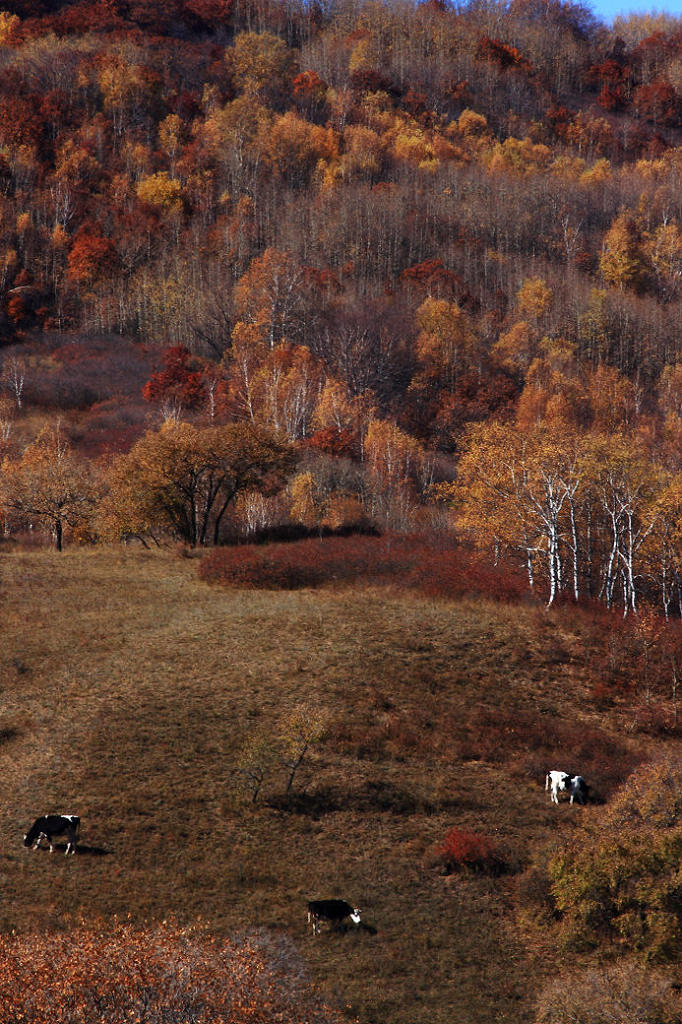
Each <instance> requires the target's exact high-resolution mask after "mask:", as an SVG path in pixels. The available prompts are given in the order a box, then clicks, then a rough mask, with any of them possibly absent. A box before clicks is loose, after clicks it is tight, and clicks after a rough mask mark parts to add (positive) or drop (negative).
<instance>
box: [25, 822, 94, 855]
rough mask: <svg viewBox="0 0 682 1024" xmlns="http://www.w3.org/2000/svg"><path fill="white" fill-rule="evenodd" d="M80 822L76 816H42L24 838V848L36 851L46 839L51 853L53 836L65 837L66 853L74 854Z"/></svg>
mask: <svg viewBox="0 0 682 1024" xmlns="http://www.w3.org/2000/svg"><path fill="white" fill-rule="evenodd" d="M80 824H81V820H80V818H79V817H78V815H77V814H43V815H41V817H40V818H36V820H35V821H34V822H33V824H32V825H31V827H30V829H29V830H28V832H27V833H26V835H25V836H24V846H31V847H32V849H34V850H37V849H38V847H39V846H40V844H41V842H42V841H43V839H46V840H47V842H48V845H49V847H50V853H52V851H53V849H54V846H53V843H52V840H53V839H54V837H55V836H66V840H67V842H66V852H67V854H68V853H75V852H76V838H77V836H78V830H79V828H80Z"/></svg>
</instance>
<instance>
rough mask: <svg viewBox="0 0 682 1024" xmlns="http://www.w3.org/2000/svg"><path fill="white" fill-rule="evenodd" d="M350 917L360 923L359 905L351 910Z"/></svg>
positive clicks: (354, 922) (355, 922)
mask: <svg viewBox="0 0 682 1024" xmlns="http://www.w3.org/2000/svg"><path fill="white" fill-rule="evenodd" d="M350 919H351V921H352V922H353V924H360V911H359V910H358V908H357V907H355V909H354V910H352V911H351V914H350Z"/></svg>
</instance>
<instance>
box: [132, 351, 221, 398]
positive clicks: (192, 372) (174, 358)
mask: <svg viewBox="0 0 682 1024" xmlns="http://www.w3.org/2000/svg"><path fill="white" fill-rule="evenodd" d="M163 359H164V364H165V365H164V368H163V370H159V371H158V372H157V373H153V374H152V376H151V377H150V379H149V380H148V381H147V383H146V384H145V386H144V387H143V389H142V396H143V398H145V399H146V401H147V402H157V403H162V402H172V403H176V404H177V405H180V406H182V407H183V408H185V409H196V408H198V407H199V406H201V405H202V404H203V403H204V401H205V400H206V385H205V384H204V382H203V380H202V377H201V373H200V372H199V371H198V370H197V369H194V368H193V359H192V354H191V352H190V351H189V350H188V349H186V348H185V347H184V346H183V345H173V346H172V347H171V348H167V349H166V350H165V352H164V354H163Z"/></svg>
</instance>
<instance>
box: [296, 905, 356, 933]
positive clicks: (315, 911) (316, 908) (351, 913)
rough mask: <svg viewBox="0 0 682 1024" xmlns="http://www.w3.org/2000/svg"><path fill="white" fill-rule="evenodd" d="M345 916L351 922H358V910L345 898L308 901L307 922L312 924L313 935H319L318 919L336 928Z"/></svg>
mask: <svg viewBox="0 0 682 1024" xmlns="http://www.w3.org/2000/svg"><path fill="white" fill-rule="evenodd" d="M347 917H349V918H350V919H351V921H352V922H353V924H360V911H359V910H358V909H357V907H352V906H351V905H350V903H347V902H346V901H345V900H310V902H309V903H308V924H312V926H313V935H319V933H320V921H329V923H330V925H331V927H332V928H338V927H339V926H340V925H341V924H342V923H343V922H344V921H345V920H346V918H347Z"/></svg>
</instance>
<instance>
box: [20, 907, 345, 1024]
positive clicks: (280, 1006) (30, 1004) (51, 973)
mask: <svg viewBox="0 0 682 1024" xmlns="http://www.w3.org/2000/svg"><path fill="white" fill-rule="evenodd" d="M300 976H301V964H300V962H299V958H298V956H297V954H296V953H295V952H294V950H293V948H292V947H291V946H290V945H288V944H287V943H285V942H282V941H278V940H274V939H270V940H267V939H263V938H262V937H256V936H253V937H245V938H243V939H240V940H230V939H223V940H218V939H216V938H213V937H211V936H210V935H208V934H206V933H205V932H202V931H199V930H198V929H196V928H191V927H185V928H183V927H180V926H179V925H176V924H174V923H172V922H164V923H163V924H159V925H154V926H147V927H145V928H135V927H134V926H133V925H131V924H124V923H122V922H120V921H114V923H113V924H109V923H108V924H107V925H106V927H104V926H99V927H84V926H81V927H78V928H75V929H73V930H72V931H71V932H65V933H64V932H60V933H59V934H55V935H41V934H27V935H21V936H19V935H14V934H12V935H3V936H2V937H1V938H0V1006H1V1007H2V1011H1V1014H2V1019H3V1020H5V1021H10V1020H12V1021H22V1022H23V1024H90V1022H93V1021H98V1022H99V1024H120V1022H121V1021H123V1020H125V1021H131V1022H137V1024H141V1022H142V1021H144V1022H146V1024H167V1022H169V1021H173V1022H174V1024H204V1022H205V1024H208V1022H209V1021H210V1022H211V1024H233V1022H234V1021H237V1020H238V1021H240V1024H272V1021H274V1020H277V1021H280V1022H281V1024H313V1022H314V1024H340V1022H341V1020H342V1019H345V1018H342V1016H341V1014H339V1013H337V1012H336V1011H334V1010H332V1009H330V1008H329V1007H328V1006H326V1005H325V1004H324V1003H323V1001H322V999H321V998H320V997H319V995H317V993H316V992H315V991H314V990H313V989H312V988H310V987H309V986H306V985H305V984H303V983H301V980H300Z"/></svg>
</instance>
